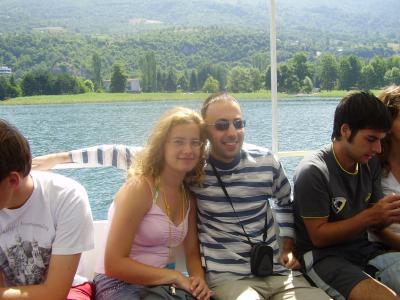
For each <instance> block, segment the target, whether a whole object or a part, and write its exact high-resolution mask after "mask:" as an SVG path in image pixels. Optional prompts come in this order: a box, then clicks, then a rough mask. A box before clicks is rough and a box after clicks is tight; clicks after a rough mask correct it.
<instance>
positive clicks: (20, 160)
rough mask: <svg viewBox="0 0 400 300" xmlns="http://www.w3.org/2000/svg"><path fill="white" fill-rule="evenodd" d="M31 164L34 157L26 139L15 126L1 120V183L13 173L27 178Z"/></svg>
mask: <svg viewBox="0 0 400 300" xmlns="http://www.w3.org/2000/svg"><path fill="white" fill-rule="evenodd" d="M31 164H32V155H31V150H30V147H29V143H28V141H27V140H26V138H25V137H24V136H23V135H22V134H21V133H20V132H19V131H18V129H17V128H16V127H15V126H13V125H11V124H9V123H8V122H7V121H5V120H3V119H0V181H2V180H3V179H4V178H6V177H7V176H8V175H9V174H10V173H11V172H18V173H20V174H22V175H23V176H24V177H25V176H27V175H28V174H29V172H30V171H31Z"/></svg>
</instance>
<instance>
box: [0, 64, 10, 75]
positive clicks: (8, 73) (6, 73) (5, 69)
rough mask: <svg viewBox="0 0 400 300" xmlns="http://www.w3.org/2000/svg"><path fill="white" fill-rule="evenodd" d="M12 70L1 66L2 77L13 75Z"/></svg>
mask: <svg viewBox="0 0 400 300" xmlns="http://www.w3.org/2000/svg"><path fill="white" fill-rule="evenodd" d="M11 73H12V70H11V68H9V67H6V66H0V75H11Z"/></svg>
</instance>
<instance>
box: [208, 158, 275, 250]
mask: <svg viewBox="0 0 400 300" xmlns="http://www.w3.org/2000/svg"><path fill="white" fill-rule="evenodd" d="M210 165H211V167H212V169H213V171H214V175H215V177H217V179H218V183H219V185H220V186H221V189H222V190H223V191H224V194H225V197H226V199H228V200H229V203H230V205H231V207H232V210H233V212H234V213H235V215H236V218H237V219H238V221H239V224H240V226H241V227H242V230H243V233H244V235H245V236H246V238H247V240H248V241H249V243H250V245H251V246H253V245H254V243H252V242H251V240H250V238H249V236H248V234H247V232H246V230H244V226H243V225H242V222H241V221H240V218H239V216H238V214H237V212H236V210H235V208H234V207H233V203H232V199H231V197H230V196H229V194H228V191H227V190H226V188H225V184H224V182H223V181H222V179H221V176H219V173H218V171H217V169H216V168H215V166H214V164H213V163H210ZM266 238H267V217H265V224H264V232H263V242H265V239H266Z"/></svg>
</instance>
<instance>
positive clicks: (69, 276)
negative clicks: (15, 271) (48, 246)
mask: <svg viewBox="0 0 400 300" xmlns="http://www.w3.org/2000/svg"><path fill="white" fill-rule="evenodd" d="M80 256H81V255H80V254H74V255H52V256H51V258H50V264H49V270H48V273H47V278H46V280H45V282H44V283H43V284H37V285H26V286H16V287H12V288H4V287H2V288H0V299H29V300H36V299H38V300H39V299H40V300H43V299H52V300H58V299H59V300H65V299H66V297H67V295H68V292H69V290H70V288H71V284H72V281H73V279H74V276H75V273H76V269H77V268H78V263H79V259H80Z"/></svg>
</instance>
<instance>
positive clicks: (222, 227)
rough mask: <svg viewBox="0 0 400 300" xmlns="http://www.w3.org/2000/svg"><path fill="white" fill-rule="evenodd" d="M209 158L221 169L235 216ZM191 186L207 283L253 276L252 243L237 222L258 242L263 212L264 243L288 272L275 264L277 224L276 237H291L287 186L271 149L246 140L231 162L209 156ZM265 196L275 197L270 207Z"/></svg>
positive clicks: (290, 203) (218, 169)
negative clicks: (198, 182)
mask: <svg viewBox="0 0 400 300" xmlns="http://www.w3.org/2000/svg"><path fill="white" fill-rule="evenodd" d="M210 162H211V163H213V164H214V166H215V167H216V169H217V171H218V173H219V174H220V176H221V179H222V181H223V182H224V185H225V187H226V189H227V191H228V194H229V196H230V198H231V199H232V203H233V206H234V208H235V211H236V213H237V215H236V214H235V213H234V211H233V210H232V206H231V205H230V203H229V200H228V199H226V197H225V194H224V192H223V190H222V189H221V187H220V185H219V183H218V180H217V178H216V176H215V175H214V172H213V170H212V167H211V165H210ZM192 191H193V192H194V193H195V195H196V197H197V208H198V221H199V223H198V227H199V239H200V242H201V252H202V256H203V264H204V265H205V268H206V274H207V281H208V283H209V284H210V286H211V287H214V286H216V285H219V284H221V283H222V282H225V281H231V280H238V279H241V278H245V277H251V276H252V275H251V272H250V250H251V246H250V244H249V242H248V240H247V238H246V236H245V235H244V233H243V229H242V227H241V226H240V223H241V224H242V225H243V226H244V229H245V231H246V233H247V235H248V236H249V237H250V240H251V241H252V242H253V243H255V242H259V241H262V236H263V232H264V226H265V218H266V214H267V237H266V242H267V243H269V245H270V246H271V247H272V248H273V249H274V272H275V273H278V274H287V272H288V270H287V269H286V268H284V267H283V266H282V265H280V264H279V263H278V256H279V245H278V240H277V238H278V236H277V228H276V226H277V227H278V228H279V232H280V236H286V237H294V224H293V210H292V199H291V189H290V183H289V181H288V179H287V178H286V175H285V173H284V171H283V169H282V166H281V164H280V163H279V161H278V160H277V159H276V158H275V157H274V155H273V154H272V152H271V151H269V150H268V149H266V148H261V147H257V146H254V145H250V144H244V145H243V148H242V151H241V153H240V156H238V157H237V158H236V159H235V160H234V161H233V162H232V163H229V164H225V163H221V162H220V161H215V160H213V159H212V157H211V158H209V160H208V164H207V166H206V167H205V178H204V181H203V185H202V186H201V187H192ZM269 200H273V203H272V204H273V205H272V207H271V203H270V201H269ZM271 208H272V209H273V210H274V212H275V217H276V221H277V222H276V223H277V224H276V223H275V220H274V217H273V215H272V209H271ZM239 219H240V223H239Z"/></svg>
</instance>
